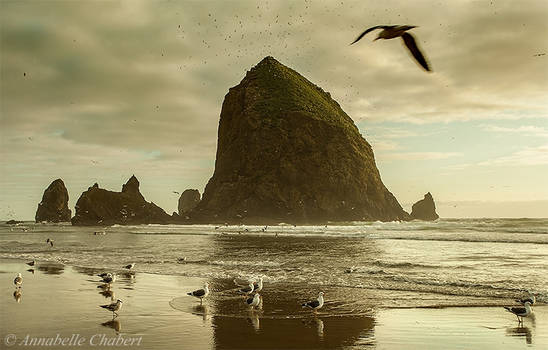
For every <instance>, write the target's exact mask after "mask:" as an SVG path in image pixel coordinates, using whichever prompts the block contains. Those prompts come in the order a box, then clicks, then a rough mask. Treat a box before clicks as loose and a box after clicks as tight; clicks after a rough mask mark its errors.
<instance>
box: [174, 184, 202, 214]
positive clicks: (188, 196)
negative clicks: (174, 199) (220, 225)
mask: <svg viewBox="0 0 548 350" xmlns="http://www.w3.org/2000/svg"><path fill="white" fill-rule="evenodd" d="M198 203H200V191H198V190H185V191H184V192H183V193H182V194H181V197H180V198H179V207H178V211H179V215H180V216H183V215H185V214H187V213H188V212H190V211H191V210H192V209H194V208H196V206H197V205H198Z"/></svg>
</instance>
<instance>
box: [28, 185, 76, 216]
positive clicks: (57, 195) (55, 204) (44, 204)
mask: <svg viewBox="0 0 548 350" xmlns="http://www.w3.org/2000/svg"><path fill="white" fill-rule="evenodd" d="M68 201H69V195H68V191H67V188H66V187H65V183H64V182H63V180H61V179H57V180H55V181H53V182H52V183H51V184H50V185H49V186H48V188H46V190H45V191H44V195H43V196H42V201H41V202H40V203H38V209H37V210H36V216H35V217H34V218H35V220H36V222H42V221H47V222H68V221H70V215H71V211H70V209H69V208H68Z"/></svg>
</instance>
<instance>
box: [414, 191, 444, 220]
mask: <svg viewBox="0 0 548 350" xmlns="http://www.w3.org/2000/svg"><path fill="white" fill-rule="evenodd" d="M411 218H412V219H416V220H425V221H434V220H436V219H438V218H439V215H438V214H437V213H436V204H435V203H434V198H433V197H432V195H431V194H430V192H428V193H427V194H425V195H424V198H423V199H421V200H420V201H418V202H417V203H415V204H413V207H412V208H411Z"/></svg>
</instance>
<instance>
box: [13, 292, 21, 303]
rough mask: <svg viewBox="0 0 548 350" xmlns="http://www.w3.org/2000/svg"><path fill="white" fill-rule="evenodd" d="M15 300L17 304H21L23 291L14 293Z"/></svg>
mask: <svg viewBox="0 0 548 350" xmlns="http://www.w3.org/2000/svg"><path fill="white" fill-rule="evenodd" d="M13 299H15V301H16V302H18V303H20V302H21V290H19V289H17V290H16V291H14V292H13Z"/></svg>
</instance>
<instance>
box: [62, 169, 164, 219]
mask: <svg viewBox="0 0 548 350" xmlns="http://www.w3.org/2000/svg"><path fill="white" fill-rule="evenodd" d="M171 221H172V218H171V216H169V215H168V214H166V212H165V211H164V210H163V209H162V208H160V207H158V206H157V205H155V204H154V203H152V202H150V203H149V202H147V201H146V200H145V198H144V197H143V195H142V194H141V192H139V181H138V180H137V178H136V177H135V175H134V176H132V177H131V178H130V179H129V180H128V182H127V183H126V184H125V185H123V186H122V192H113V191H107V190H105V189H102V188H99V185H98V184H94V185H93V186H91V187H89V188H88V190H87V191H86V192H84V193H82V195H81V196H80V198H79V199H78V202H76V213H75V215H74V217H73V218H72V224H73V225H79V226H85V225H113V224H121V225H139V224H153V223H154V224H164V223H169V222H171Z"/></svg>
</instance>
